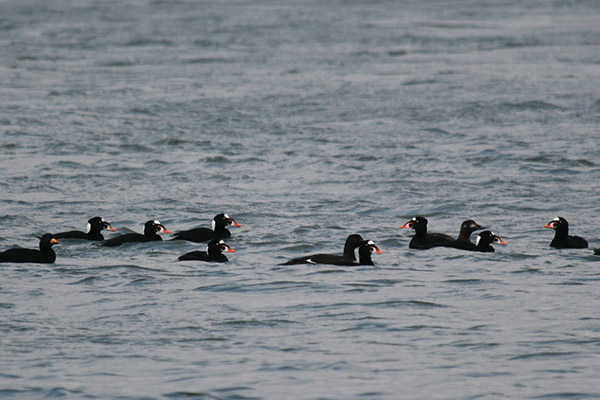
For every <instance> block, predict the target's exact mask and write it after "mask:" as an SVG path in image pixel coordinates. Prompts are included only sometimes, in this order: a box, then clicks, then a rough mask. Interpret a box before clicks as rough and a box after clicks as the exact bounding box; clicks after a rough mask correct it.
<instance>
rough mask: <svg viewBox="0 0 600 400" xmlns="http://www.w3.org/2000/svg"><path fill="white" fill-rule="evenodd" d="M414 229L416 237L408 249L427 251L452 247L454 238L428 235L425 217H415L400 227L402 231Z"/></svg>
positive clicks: (439, 234) (438, 234)
mask: <svg viewBox="0 0 600 400" xmlns="http://www.w3.org/2000/svg"><path fill="white" fill-rule="evenodd" d="M407 228H412V229H414V231H415V235H414V236H413V238H412V239H411V241H410V243H409V245H408V247H410V248H411V249H419V250H427V249H430V248H432V247H451V244H452V243H453V242H454V241H455V239H454V238H452V237H451V236H448V235H444V234H442V233H427V219H426V218H425V217H414V218H413V219H411V220H410V221H408V222H406V223H405V224H404V225H402V226H401V227H400V229H407Z"/></svg>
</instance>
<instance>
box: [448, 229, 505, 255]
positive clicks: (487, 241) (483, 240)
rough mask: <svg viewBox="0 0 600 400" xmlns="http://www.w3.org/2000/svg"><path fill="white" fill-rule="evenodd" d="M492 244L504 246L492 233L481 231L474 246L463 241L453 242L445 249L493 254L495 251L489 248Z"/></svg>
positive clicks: (498, 237)
mask: <svg viewBox="0 0 600 400" xmlns="http://www.w3.org/2000/svg"><path fill="white" fill-rule="evenodd" d="M492 243H496V244H501V245H505V244H506V243H504V241H503V240H502V239H501V238H500V236H497V235H496V234H495V233H494V232H492V231H483V232H481V233H480V234H479V235H478V236H477V240H476V241H475V244H473V243H470V242H465V241H462V242H461V241H458V240H457V241H455V242H453V243H451V244H450V245H449V246H447V247H452V248H455V249H459V250H468V251H480V252H484V253H493V252H494V251H495V250H494V248H493V247H492V246H491V244H492Z"/></svg>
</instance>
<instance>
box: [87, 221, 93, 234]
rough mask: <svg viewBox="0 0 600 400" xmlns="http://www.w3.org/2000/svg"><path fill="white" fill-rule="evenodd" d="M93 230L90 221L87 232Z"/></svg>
mask: <svg viewBox="0 0 600 400" xmlns="http://www.w3.org/2000/svg"><path fill="white" fill-rule="evenodd" d="M91 231H92V224H90V223H89V222H88V224H87V233H90V232H91Z"/></svg>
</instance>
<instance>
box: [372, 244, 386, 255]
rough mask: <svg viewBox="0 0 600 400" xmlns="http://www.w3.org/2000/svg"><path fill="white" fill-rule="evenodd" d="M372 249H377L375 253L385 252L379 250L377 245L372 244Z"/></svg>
mask: <svg viewBox="0 0 600 400" xmlns="http://www.w3.org/2000/svg"><path fill="white" fill-rule="evenodd" d="M371 249H373V250H375V254H383V252H382V251H381V250H379V247H377V246H371Z"/></svg>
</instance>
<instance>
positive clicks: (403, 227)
mask: <svg viewBox="0 0 600 400" xmlns="http://www.w3.org/2000/svg"><path fill="white" fill-rule="evenodd" d="M411 222H412V221H408V222H407V223H405V224H404V225H402V226H401V227H400V229H408V228H412V226H411V224H410V223H411Z"/></svg>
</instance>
